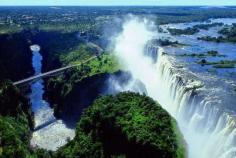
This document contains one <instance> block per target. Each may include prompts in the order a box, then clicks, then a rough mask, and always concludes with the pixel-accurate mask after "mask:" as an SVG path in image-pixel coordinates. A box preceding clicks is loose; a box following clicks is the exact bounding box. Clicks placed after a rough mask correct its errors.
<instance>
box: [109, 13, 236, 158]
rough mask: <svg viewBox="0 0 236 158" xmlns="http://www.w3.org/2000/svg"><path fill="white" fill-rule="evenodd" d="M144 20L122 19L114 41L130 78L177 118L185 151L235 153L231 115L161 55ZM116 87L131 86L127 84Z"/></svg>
mask: <svg viewBox="0 0 236 158" xmlns="http://www.w3.org/2000/svg"><path fill="white" fill-rule="evenodd" d="M147 25H148V22H147V20H140V19H137V18H134V17H133V18H132V19H131V20H130V19H129V20H128V21H126V22H125V23H124V25H123V31H122V32H121V33H120V34H119V35H118V36H117V37H116V39H115V44H114V45H115V48H114V52H115V55H116V56H117V58H118V59H119V61H120V63H121V64H122V65H123V66H124V67H125V68H126V69H127V70H128V71H130V73H131V75H132V78H133V79H135V80H139V81H141V82H142V83H143V84H144V85H145V88H146V94H147V95H149V96H150V97H152V98H153V99H155V100H157V101H158V102H159V103H160V104H161V105H162V107H163V108H164V109H166V110H167V111H168V112H169V113H170V114H171V115H172V116H173V117H174V118H175V119H176V120H177V122H178V125H179V126H180V129H181V132H182V133H183V135H184V138H185V140H186V142H187V150H188V157H190V158H211V157H212V158H235V157H236V124H235V117H234V115H233V114H230V113H228V112H225V111H224V109H222V108H220V107H219V106H218V105H219V103H218V102H217V100H215V99H213V98H212V97H209V96H207V95H205V94H202V93H201V92H202V91H201V90H202V89H204V84H203V83H202V82H201V81H198V80H197V79H196V77H195V78H194V77H191V75H189V76H184V75H183V74H182V72H183V71H185V72H187V71H188V70H187V69H184V68H183V67H178V66H176V63H174V62H173V61H174V58H171V57H170V56H168V55H166V54H165V53H164V50H163V49H162V48H161V47H158V46H154V45H151V44H150V41H151V40H153V36H152V35H156V34H155V33H153V32H152V31H150V29H149V28H148V26H147ZM148 44H150V45H148ZM147 45H148V46H147ZM154 50H155V51H154ZM145 51H151V52H145ZM154 52H156V54H155V53H154ZM156 56H157V59H154V60H153V59H152V58H153V57H156ZM155 61H156V62H155ZM187 73H188V72H187ZM113 80H114V79H113ZM116 83H119V82H116ZM113 84H114V82H113ZM113 87H119V86H114V85H113ZM123 87H124V86H123ZM119 90H120V91H122V90H130V91H135V90H134V89H132V88H129V86H127V88H123V89H122V90H121V89H118V90H117V91H119ZM221 104H222V103H221Z"/></svg>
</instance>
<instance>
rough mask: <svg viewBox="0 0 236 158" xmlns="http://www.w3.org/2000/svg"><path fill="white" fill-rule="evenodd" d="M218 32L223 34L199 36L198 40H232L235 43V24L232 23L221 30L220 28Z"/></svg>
mask: <svg viewBox="0 0 236 158" xmlns="http://www.w3.org/2000/svg"><path fill="white" fill-rule="evenodd" d="M218 33H220V34H222V35H224V36H219V37H210V36H204V37H199V38H198V39H199V40H204V41H212V42H217V43H219V42H232V43H236V24H233V25H232V26H226V27H224V28H223V29H222V30H220V31H219V32H218Z"/></svg>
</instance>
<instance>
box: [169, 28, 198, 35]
mask: <svg viewBox="0 0 236 158" xmlns="http://www.w3.org/2000/svg"><path fill="white" fill-rule="evenodd" d="M168 31H169V32H170V34H171V35H193V34H195V33H198V32H199V30H198V29H197V28H194V27H193V28H190V27H188V28H186V29H176V28H168Z"/></svg>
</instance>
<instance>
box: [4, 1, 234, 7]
mask: <svg viewBox="0 0 236 158" xmlns="http://www.w3.org/2000/svg"><path fill="white" fill-rule="evenodd" d="M0 5H53V6H56V5H214V6H223V5H224V6H225V5H236V0H0Z"/></svg>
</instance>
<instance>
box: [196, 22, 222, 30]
mask: <svg viewBox="0 0 236 158" xmlns="http://www.w3.org/2000/svg"><path fill="white" fill-rule="evenodd" d="M223 25H224V23H210V24H198V25H194V26H193V28H197V29H202V30H209V29H210V28H211V27H216V26H223Z"/></svg>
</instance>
